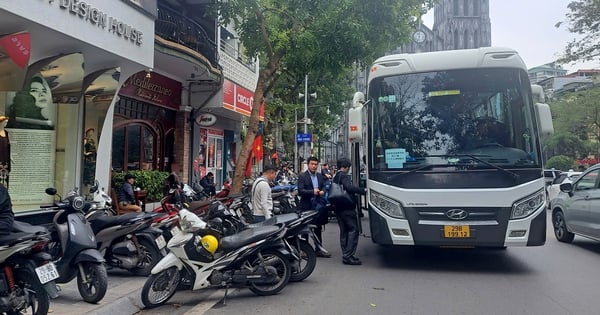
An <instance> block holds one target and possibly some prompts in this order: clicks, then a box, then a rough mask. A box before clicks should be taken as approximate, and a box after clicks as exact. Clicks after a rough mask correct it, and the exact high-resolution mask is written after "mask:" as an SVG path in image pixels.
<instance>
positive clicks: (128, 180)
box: [117, 173, 142, 212]
mask: <svg viewBox="0 0 600 315" xmlns="http://www.w3.org/2000/svg"><path fill="white" fill-rule="evenodd" d="M134 183H135V176H133V175H132V174H130V173H127V174H125V181H124V182H123V184H122V185H121V189H119V193H118V194H117V200H118V202H119V207H118V208H119V210H121V211H123V212H142V207H140V206H139V205H138V203H137V201H136V200H135V195H134V193H133V184H134Z"/></svg>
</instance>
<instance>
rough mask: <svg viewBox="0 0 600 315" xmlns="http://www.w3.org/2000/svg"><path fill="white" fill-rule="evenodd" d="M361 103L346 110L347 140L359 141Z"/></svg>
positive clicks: (360, 137)
mask: <svg viewBox="0 0 600 315" xmlns="http://www.w3.org/2000/svg"><path fill="white" fill-rule="evenodd" d="M362 126H363V123H362V105H361V106H359V107H354V108H350V109H349V110H348V141H350V142H361V141H362V138H363V130H362Z"/></svg>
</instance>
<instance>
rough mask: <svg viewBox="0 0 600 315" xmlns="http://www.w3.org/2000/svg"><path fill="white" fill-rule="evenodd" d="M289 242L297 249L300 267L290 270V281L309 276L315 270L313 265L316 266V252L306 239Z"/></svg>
mask: <svg viewBox="0 0 600 315" xmlns="http://www.w3.org/2000/svg"><path fill="white" fill-rule="evenodd" d="M290 244H291V245H292V246H293V247H294V248H296V250H297V251H298V255H300V262H299V265H300V269H298V270H294V272H292V275H291V276H290V281H292V282H298V281H302V280H304V279H306V278H308V276H310V275H311V274H312V272H313V271H314V270H315V267H316V266H317V253H316V252H315V249H314V248H313V247H312V246H311V245H310V244H309V243H308V242H307V241H304V240H302V241H300V242H293V243H290ZM296 246H298V247H296Z"/></svg>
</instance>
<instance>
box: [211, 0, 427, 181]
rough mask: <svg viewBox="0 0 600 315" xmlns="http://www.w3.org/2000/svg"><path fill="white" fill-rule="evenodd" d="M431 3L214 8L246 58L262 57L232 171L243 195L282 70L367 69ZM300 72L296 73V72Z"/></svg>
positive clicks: (235, 2) (235, 1)
mask: <svg viewBox="0 0 600 315" xmlns="http://www.w3.org/2000/svg"><path fill="white" fill-rule="evenodd" d="M432 6H433V0H404V1H397V0H381V1H372V0H328V1H318V0H302V1H299V0H227V1H219V2H218V3H217V4H216V9H217V10H218V13H219V16H220V22H221V23H222V24H232V25H233V26H234V27H235V29H236V31H237V33H238V34H239V36H240V40H241V42H242V44H243V45H244V47H245V49H246V52H247V54H248V55H249V56H250V57H260V58H261V69H260V72H259V75H258V82H257V84H256V89H255V92H254V103H253V106H252V112H251V114H250V121H249V124H248V130H247V134H246V138H245V139H244V142H243V144H242V147H241V153H240V156H239V157H238V161H237V167H236V169H235V172H234V178H233V185H232V191H234V192H237V191H240V188H241V185H242V180H243V178H244V170H245V168H246V167H245V164H246V163H247V159H248V155H249V153H250V151H251V146H252V142H253V139H254V136H255V134H256V133H257V131H258V124H259V108H260V104H261V103H262V101H263V99H264V95H265V92H266V91H268V90H269V89H270V88H271V87H272V86H273V85H274V84H275V83H276V81H277V78H278V77H279V75H280V73H281V71H282V70H286V69H288V68H289V69H294V70H295V71H297V72H299V71H301V69H303V70H304V74H308V73H309V72H311V71H313V70H315V69H320V71H322V72H326V73H332V74H337V73H340V72H341V71H344V70H345V69H347V68H348V67H349V66H351V65H353V64H355V63H359V64H369V63H370V62H371V61H372V60H374V58H376V57H379V56H380V55H383V53H384V52H385V51H386V50H389V49H390V48H392V47H391V46H392V45H398V44H399V43H400V42H401V41H402V40H403V39H404V40H406V39H407V38H408V37H409V36H408V35H409V34H410V33H411V32H412V31H413V30H414V29H415V27H416V26H417V23H418V21H419V19H418V16H419V15H420V14H421V13H422V12H423V11H424V9H429V8H431V7H432ZM297 72H296V73H297Z"/></svg>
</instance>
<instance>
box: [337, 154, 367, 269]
mask: <svg viewBox="0 0 600 315" xmlns="http://www.w3.org/2000/svg"><path fill="white" fill-rule="evenodd" d="M351 166H352V164H351V163H350V160H348V159H346V158H341V159H339V160H338V161H337V168H338V172H337V173H336V174H335V176H334V177H333V180H332V182H334V183H337V184H341V185H342V186H343V187H344V189H345V190H346V192H347V193H349V194H351V196H352V199H353V200H354V203H353V204H352V205H339V206H338V205H335V204H334V206H335V215H336V217H337V221H338V225H339V227H340V245H341V247H342V262H343V263H344V264H346V265H361V264H362V262H361V261H360V259H358V258H357V257H356V256H354V255H355V254H356V247H357V246H358V233H359V232H358V219H357V216H356V198H355V196H354V194H361V195H364V194H366V193H367V189H366V188H361V187H358V186H354V185H353V184H352V178H351V177H350V175H348V171H349V170H350V167H351Z"/></svg>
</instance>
